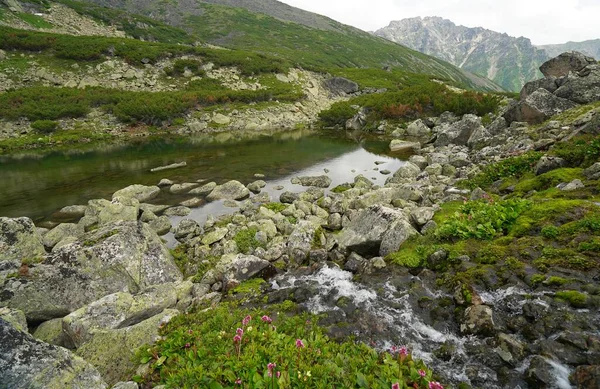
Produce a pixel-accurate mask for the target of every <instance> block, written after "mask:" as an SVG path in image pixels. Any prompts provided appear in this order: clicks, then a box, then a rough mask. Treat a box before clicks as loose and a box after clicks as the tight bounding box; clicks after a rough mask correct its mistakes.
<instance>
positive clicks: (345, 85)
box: [323, 77, 358, 96]
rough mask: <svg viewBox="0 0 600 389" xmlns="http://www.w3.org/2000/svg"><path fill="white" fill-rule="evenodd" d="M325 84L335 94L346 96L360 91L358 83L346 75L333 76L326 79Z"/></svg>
mask: <svg viewBox="0 0 600 389" xmlns="http://www.w3.org/2000/svg"><path fill="white" fill-rule="evenodd" d="M323 86H324V87H325V88H326V89H327V90H329V92H331V94H333V95H335V96H345V95H348V94H352V93H356V92H358V84H357V83H356V82H354V81H350V80H348V79H347V78H344V77H332V78H330V79H328V80H325V81H324V82H323Z"/></svg>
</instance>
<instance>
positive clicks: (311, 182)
mask: <svg viewBox="0 0 600 389" xmlns="http://www.w3.org/2000/svg"><path fill="white" fill-rule="evenodd" d="M292 184H297V185H302V186H314V187H317V188H329V186H330V185H331V178H329V177H328V176H304V177H294V178H292ZM282 202H283V201H282Z"/></svg>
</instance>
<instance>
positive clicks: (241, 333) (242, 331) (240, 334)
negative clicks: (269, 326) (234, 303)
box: [235, 328, 244, 337]
mask: <svg viewBox="0 0 600 389" xmlns="http://www.w3.org/2000/svg"><path fill="white" fill-rule="evenodd" d="M235 333H236V334H238V336H239V337H242V336H244V330H243V329H241V328H238V329H237V331H235Z"/></svg>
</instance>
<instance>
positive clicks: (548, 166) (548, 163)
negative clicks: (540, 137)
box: [535, 156, 566, 176]
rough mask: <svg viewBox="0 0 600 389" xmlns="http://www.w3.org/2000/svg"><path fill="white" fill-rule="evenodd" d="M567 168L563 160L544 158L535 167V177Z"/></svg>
mask: <svg viewBox="0 0 600 389" xmlns="http://www.w3.org/2000/svg"><path fill="white" fill-rule="evenodd" d="M565 166H566V162H565V160H564V159H562V158H559V157H549V156H543V157H542V158H540V160H539V161H538V163H537V165H536V166H535V175H536V176H539V175H540V174H544V173H547V172H549V171H551V170H555V169H560V168H561V167H565Z"/></svg>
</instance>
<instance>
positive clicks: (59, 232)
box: [43, 223, 84, 249]
mask: <svg viewBox="0 0 600 389" xmlns="http://www.w3.org/2000/svg"><path fill="white" fill-rule="evenodd" d="M83 233H84V230H83V226H82V225H80V224H74V223H61V224H59V225H57V226H56V227H54V228H53V229H51V230H50V231H48V233H46V234H45V235H44V239H43V241H44V246H46V247H47V248H49V249H51V248H52V247H54V246H55V245H56V244H57V243H58V242H60V241H61V240H63V239H65V238H67V237H75V238H78V237H80V236H81V235H83Z"/></svg>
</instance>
